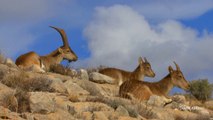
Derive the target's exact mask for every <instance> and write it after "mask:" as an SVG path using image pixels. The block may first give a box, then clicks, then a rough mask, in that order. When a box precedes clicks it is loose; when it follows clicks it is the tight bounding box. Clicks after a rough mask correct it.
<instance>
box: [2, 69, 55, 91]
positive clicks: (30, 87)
mask: <svg viewBox="0 0 213 120" xmlns="http://www.w3.org/2000/svg"><path fill="white" fill-rule="evenodd" d="M2 83H3V84H5V85H7V86H9V87H12V88H14V89H21V90H23V91H27V92H32V91H49V92H53V90H52V89H50V87H49V86H50V85H51V83H52V81H51V80H48V79H46V78H45V77H34V78H29V76H28V74H27V73H26V72H24V71H22V72H20V73H14V74H11V75H8V76H7V77H5V78H4V79H3V80H2Z"/></svg>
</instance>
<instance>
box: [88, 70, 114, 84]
mask: <svg viewBox="0 0 213 120" xmlns="http://www.w3.org/2000/svg"><path fill="white" fill-rule="evenodd" d="M89 80H90V81H93V82H96V83H109V84H113V83H114V79H113V78H111V77H109V76H106V75H103V74H100V73H98V72H93V73H91V74H90V75H89Z"/></svg>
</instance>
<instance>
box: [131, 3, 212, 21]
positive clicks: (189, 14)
mask: <svg viewBox="0 0 213 120" xmlns="http://www.w3.org/2000/svg"><path fill="white" fill-rule="evenodd" d="M132 7H133V8H134V9H135V10H137V11H138V12H140V13H142V14H143V15H144V16H145V17H146V18H149V19H152V20H162V19H163V20H165V19H191V18H195V17H198V16H200V15H202V14H204V13H205V12H207V11H209V10H211V9H213V1H212V0H205V1H204V0H196V2H195V1H194V0H187V1H186V0H161V1H146V0H144V1H141V3H134V4H132Z"/></svg>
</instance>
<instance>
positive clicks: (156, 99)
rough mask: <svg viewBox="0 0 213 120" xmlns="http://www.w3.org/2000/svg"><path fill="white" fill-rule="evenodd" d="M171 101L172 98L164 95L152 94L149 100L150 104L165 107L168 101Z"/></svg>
mask: <svg viewBox="0 0 213 120" xmlns="http://www.w3.org/2000/svg"><path fill="white" fill-rule="evenodd" d="M170 102H172V99H168V98H165V97H163V96H157V95H152V96H150V98H149V100H148V101H147V103H148V104H149V105H153V106H157V107H163V106H164V105H165V104H166V103H170Z"/></svg>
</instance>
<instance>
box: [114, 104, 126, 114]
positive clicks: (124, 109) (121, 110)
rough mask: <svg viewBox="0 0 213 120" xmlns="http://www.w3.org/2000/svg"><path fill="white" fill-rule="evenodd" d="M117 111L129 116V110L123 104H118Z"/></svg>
mask: <svg viewBox="0 0 213 120" xmlns="http://www.w3.org/2000/svg"><path fill="white" fill-rule="evenodd" d="M115 111H116V112H118V114H119V116H129V112H128V111H127V110H126V108H124V107H123V106H121V105H119V106H118V107H117V108H116V110H115Z"/></svg>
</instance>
